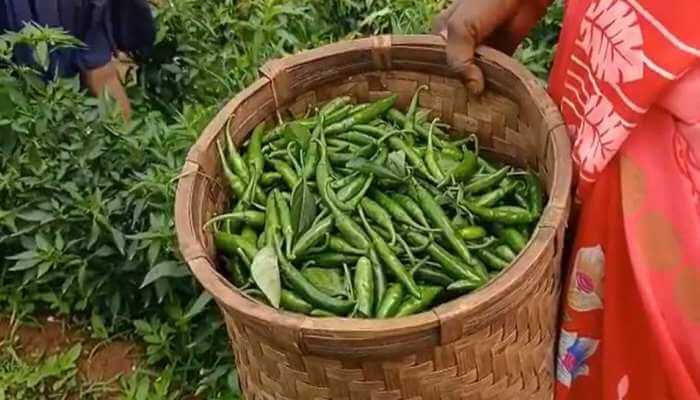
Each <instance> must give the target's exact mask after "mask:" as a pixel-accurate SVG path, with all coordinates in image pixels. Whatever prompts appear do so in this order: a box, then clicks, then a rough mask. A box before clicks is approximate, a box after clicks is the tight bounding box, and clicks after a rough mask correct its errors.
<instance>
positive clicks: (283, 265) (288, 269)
mask: <svg viewBox="0 0 700 400" xmlns="http://www.w3.org/2000/svg"><path fill="white" fill-rule="evenodd" d="M275 248H276V249H277V258H278V260H279V268H280V272H281V273H282V274H283V276H284V277H285V279H286V280H287V282H289V284H290V285H291V286H292V288H294V290H295V292H296V293H298V294H299V295H301V296H302V297H303V298H304V299H305V300H306V301H308V302H309V303H311V304H312V305H314V306H316V307H319V308H322V309H324V310H328V311H331V312H333V313H337V314H341V315H344V314H347V313H349V312H350V311H352V309H353V308H354V307H355V302H354V301H350V300H341V299H337V298H335V297H332V296H329V295H327V294H325V293H323V292H322V291H320V290H318V289H317V288H316V287H315V286H314V285H312V284H311V283H310V282H309V281H308V280H307V279H306V278H305V277H304V275H302V273H301V272H300V271H299V270H298V269H296V268H295V267H294V266H293V265H292V264H291V263H290V262H289V261H287V259H286V258H285V257H284V254H282V251H281V249H280V248H279V246H278V245H275Z"/></svg>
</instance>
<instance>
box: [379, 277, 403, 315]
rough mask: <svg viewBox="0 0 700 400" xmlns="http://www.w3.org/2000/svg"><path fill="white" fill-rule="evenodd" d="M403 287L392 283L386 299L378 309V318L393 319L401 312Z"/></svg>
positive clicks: (384, 298)
mask: <svg viewBox="0 0 700 400" xmlns="http://www.w3.org/2000/svg"><path fill="white" fill-rule="evenodd" d="M403 292H404V290H403V285H401V284H398V283H392V284H391V285H390V286H389V289H387V291H386V293H385V294H384V297H382V299H381V301H380V302H379V307H378V308H377V318H380V319H385V318H391V317H393V316H394V315H396V313H397V312H398V311H399V307H401V300H403Z"/></svg>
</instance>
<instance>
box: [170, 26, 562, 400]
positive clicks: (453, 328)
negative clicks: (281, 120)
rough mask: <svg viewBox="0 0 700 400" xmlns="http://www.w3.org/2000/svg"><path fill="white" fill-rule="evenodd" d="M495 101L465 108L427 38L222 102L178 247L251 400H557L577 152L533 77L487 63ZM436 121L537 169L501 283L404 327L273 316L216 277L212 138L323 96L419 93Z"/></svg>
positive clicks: (285, 67)
mask: <svg viewBox="0 0 700 400" xmlns="http://www.w3.org/2000/svg"><path fill="white" fill-rule="evenodd" d="M478 63H479V65H480V66H481V67H482V69H483V70H484V73H485V76H486V78H487V92H486V93H485V94H484V95H483V96H480V97H478V98H473V97H469V96H468V95H467V92H466V89H465V87H464V85H463V84H462V83H461V82H460V81H459V80H457V79H454V76H453V75H452V73H451V72H450V71H449V70H447V68H446V67H445V54H444V44H443V43H441V41H440V40H439V39H437V38H433V37H429V36H394V37H388V36H384V37H378V38H372V39H362V40H357V41H352V42H343V43H339V44H335V45H330V46H326V47H324V48H321V49H316V50H313V51H310V52H306V53H302V54H299V55H296V56H293V57H289V58H286V59H282V60H275V61H273V62H271V63H268V64H267V65H266V66H265V68H263V70H262V73H263V75H264V77H263V78H262V79H260V80H259V81H257V82H256V83H255V84H253V85H252V86H250V87H249V88H247V89H246V90H245V91H244V92H242V93H241V94H239V95H238V96H237V97H236V98H235V99H233V100H232V101H231V102H229V104H227V105H226V106H225V107H224V108H223V110H222V111H221V112H220V113H219V115H218V116H217V117H216V118H215V119H214V120H213V121H212V122H211V124H210V125H209V127H208V128H207V129H206V130H205V132H204V133H203V135H202V137H201V138H200V140H199V141H198V142H197V144H196V145H195V146H194V147H193V149H192V150H191V151H190V154H189V156H188V161H187V163H186V165H185V168H184V171H183V178H182V180H181V182H180V186H179V188H178V195H177V204H176V216H177V221H176V223H177V230H178V236H179V239H180V248H181V251H182V254H183V256H184V257H185V259H186V260H187V262H188V263H189V265H190V268H191V269H192V272H193V274H194V275H195V276H196V277H197V279H198V280H199V281H200V282H201V283H202V285H203V286H204V287H205V289H207V290H208V291H209V292H211V293H212V295H213V296H214V298H215V299H216V301H217V303H218V305H219V307H220V308H221V310H222V312H223V315H224V318H225V321H226V326H227V329H228V332H229V336H230V337H231V343H232V347H233V350H234V353H235V356H236V365H237V367H238V371H239V377H240V380H241V386H242V388H243V391H244V393H245V394H246V396H247V398H248V399H251V400H252V399H353V400H354V399H368V400H369V399H372V400H389V399H392V400H393V399H416V400H418V399H420V400H447V399H473V400H486V399H493V400H496V399H498V400H501V399H502V400H505V399H550V398H551V397H552V387H553V380H554V358H553V352H554V346H555V339H556V321H557V306H558V301H559V289H560V265H561V247H562V243H563V235H564V229H565V221H566V217H567V215H568V210H569V208H568V207H569V190H568V187H569V185H570V176H571V164H570V161H569V157H570V154H569V142H568V137H567V135H566V133H565V132H564V129H563V124H562V122H561V119H560V117H559V114H558V112H557V109H556V108H555V106H554V105H553V104H552V103H551V100H549V98H548V97H547V96H546V94H545V92H544V90H543V89H542V88H541V87H540V86H539V85H538V83H537V82H536V80H535V78H533V77H532V76H531V75H530V74H529V73H527V71H525V70H524V69H523V68H522V67H521V66H520V65H518V64H517V63H515V62H514V61H512V60H511V59H509V58H507V57H505V56H503V55H502V54H500V53H497V52H495V51H492V50H489V49H481V50H480V52H479V59H478ZM423 84H425V85H427V86H428V90H426V91H425V92H423V95H421V98H420V104H421V106H422V107H425V108H429V109H431V110H433V116H435V117H440V119H441V120H443V121H445V122H447V123H449V124H451V125H453V126H454V127H455V128H456V130H458V131H459V132H460V133H463V134H466V133H476V134H477V136H478V138H479V143H480V146H481V147H482V148H485V149H487V150H488V151H490V152H493V153H494V154H495V155H496V156H497V157H499V158H502V159H504V160H507V161H509V162H515V163H518V164H521V165H525V164H526V165H529V166H531V167H534V168H536V169H537V170H538V171H539V172H540V173H541V175H542V176H543V177H544V178H545V184H546V188H547V190H548V193H549V198H550V200H549V203H548V205H547V207H546V209H545V212H544V215H543V217H542V220H541V222H540V224H539V225H538V228H537V229H536V232H535V234H534V235H533V239H532V240H531V242H530V245H529V246H528V248H527V249H526V250H525V252H524V253H523V254H521V255H520V256H519V257H518V259H517V260H516V262H515V263H514V264H513V265H512V266H511V267H510V268H509V269H508V270H506V271H505V272H503V273H502V274H501V275H500V276H499V277H498V278H497V279H496V280H495V281H494V282H491V283H490V284H489V285H488V286H487V287H485V288H482V289H480V290H479V291H477V292H476V293H473V294H471V295H469V296H465V297H462V298H460V299H457V300H454V301H452V302H450V303H447V304H444V305H441V306H439V307H437V308H435V309H434V310H432V311H430V312H426V313H423V314H419V315H416V316H412V317H408V318H402V319H397V320H385V321H377V320H374V321H365V320H345V319H316V318H309V317H305V316H303V315H296V314H291V313H286V312H278V311H276V310H273V309H271V308H269V307H267V306H264V305H261V304H259V303H257V302H255V301H254V300H252V299H249V298H247V297H246V296H245V295H244V294H242V293H240V292H239V291H237V290H236V289H235V288H234V287H233V286H232V285H231V284H230V283H228V281H226V279H225V278H224V277H222V276H221V275H220V274H219V273H218V272H217V271H216V267H215V265H216V263H215V261H214V260H215V250H214V248H213V244H212V238H211V235H210V234H208V233H207V232H204V231H203V230H202V229H201V227H202V226H203V224H204V222H205V221H206V220H208V219H209V218H210V217H211V216H213V215H215V214H216V213H218V212H221V210H223V208H224V206H225V205H226V204H227V203H228V202H229V201H228V199H229V194H228V192H227V191H226V190H224V189H223V188H224V187H225V186H224V185H225V184H224V181H223V180H222V179H221V176H220V175H221V173H220V166H219V165H218V159H217V157H216V150H215V147H214V145H215V141H216V140H217V139H218V138H220V136H221V135H223V134H226V133H228V134H231V135H233V137H234V140H235V141H236V142H237V143H239V144H240V143H242V142H243V141H244V140H245V138H246V137H247V135H248V134H249V132H250V131H251V130H252V128H253V127H254V126H256V125H257V124H258V123H259V122H261V121H264V120H270V121H275V120H276V113H277V112H280V113H281V114H286V113H290V114H293V115H297V116H298V115H301V114H303V113H304V112H306V111H307V110H308V109H309V108H310V107H312V106H315V105H318V104H320V103H323V102H324V101H327V100H329V99H332V98H335V97H338V96H342V95H349V96H352V97H353V98H354V99H355V100H357V101H369V100H375V99H378V98H382V97H385V96H387V95H389V94H392V93H395V94H398V95H399V99H398V106H399V107H400V108H404V109H405V108H406V106H407V105H408V103H409V102H410V99H411V97H412V95H413V93H414V92H415V90H416V89H417V87H418V86H420V85H423Z"/></svg>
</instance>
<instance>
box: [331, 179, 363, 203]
mask: <svg viewBox="0 0 700 400" xmlns="http://www.w3.org/2000/svg"><path fill="white" fill-rule="evenodd" d="M367 178H368V177H367V176H366V175H357V176H356V177H355V178H354V179H353V180H352V181H350V182H349V183H348V184H347V185H345V186H344V187H343V188H341V189H340V190H339V191H338V200H340V201H347V200H349V199H350V198H351V197H353V196H356V195H357V193H359V192H360V190H361V189H362V187H363V186H364V185H365V182H366V181H367Z"/></svg>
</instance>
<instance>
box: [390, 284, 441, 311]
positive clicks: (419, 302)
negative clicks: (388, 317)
mask: <svg viewBox="0 0 700 400" xmlns="http://www.w3.org/2000/svg"><path fill="white" fill-rule="evenodd" d="M443 290H444V289H443V288H441V287H439V286H421V287H420V295H421V297H420V298H416V297H409V298H408V299H406V300H405V301H404V302H403V303H402V304H401V306H400V307H399V310H398V311H397V312H396V315H395V316H394V317H395V318H399V317H406V316H409V315H413V314H416V313H419V312H421V311H425V310H426V309H428V307H430V306H431V305H432V304H433V302H434V301H435V299H437V297H438V296H439V295H440V294H441V293H442V292H443Z"/></svg>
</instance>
